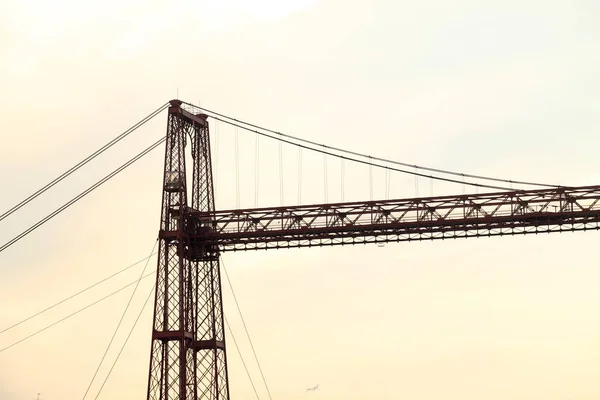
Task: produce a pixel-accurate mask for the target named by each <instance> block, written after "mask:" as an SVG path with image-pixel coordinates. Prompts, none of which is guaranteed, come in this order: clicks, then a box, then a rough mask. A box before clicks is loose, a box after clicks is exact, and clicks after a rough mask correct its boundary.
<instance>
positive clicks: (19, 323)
mask: <svg viewBox="0 0 600 400" xmlns="http://www.w3.org/2000/svg"><path fill="white" fill-rule="evenodd" d="M155 254H156V253H152V254H150V257H152V256H153V255H155ZM150 257H146V258H144V259H142V260H139V261H137V262H135V263H134V264H131V265H129V266H128V267H125V268H123V269H122V270H120V271H117V272H115V273H114V274H112V275H110V276H108V277H106V278H104V279H102V280H100V281H98V282H96V283H94V284H93V285H91V286H88V287H86V288H85V289H82V290H80V291H79V292H77V293H75V294H72V295H71V296H69V297H67V298H64V299H62V300H61V301H59V302H57V303H54V304H52V305H51V306H49V307H47V308H45V309H43V310H42V311H38V312H37V313H35V314H33V315H31V316H29V317H27V318H25V319H23V320H21V321H19V322H17V323H16V324H13V325H11V326H9V327H8V328H5V329H4V330H2V331H0V334H2V333H4V332H7V331H9V330H11V329H13V328H16V327H17V326H19V325H21V324H23V323H25V322H27V321H29V320H30V319H33V318H35V317H37V316H38V315H41V314H43V313H45V312H46V311H49V310H51V309H53V308H54V307H57V306H59V305H61V304H63V303H64V302H66V301H68V300H71V299H72V298H74V297H77V296H79V295H80V294H83V293H85V292H87V291H88V290H90V289H92V288H94V287H96V286H98V285H99V284H101V283H103V282H106V281H107V280H109V279H111V278H114V277H115V276H117V275H119V274H121V273H123V272H125V271H127V270H128V269H130V268H133V267H135V266H136V265H138V264H139V263H141V262H144V261H146V260H147V259H148V258H150Z"/></svg>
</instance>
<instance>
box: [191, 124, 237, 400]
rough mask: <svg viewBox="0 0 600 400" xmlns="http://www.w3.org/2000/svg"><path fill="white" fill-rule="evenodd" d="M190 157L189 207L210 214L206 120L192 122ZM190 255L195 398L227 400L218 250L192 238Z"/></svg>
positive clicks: (211, 196)
mask: <svg viewBox="0 0 600 400" xmlns="http://www.w3.org/2000/svg"><path fill="white" fill-rule="evenodd" d="M197 117H199V118H202V119H203V120H205V121H206V115H202V114H200V115H198V116H197ZM192 157H193V159H194V179H193V188H192V193H193V194H192V208H193V209H194V210H198V211H202V212H209V213H210V215H212V213H213V212H214V211H215V200H214V188H213V179H212V163H211V155H210V137H209V130H208V123H206V124H205V125H204V126H199V125H196V131H195V135H194V137H193V140H192ZM211 219H212V218H211ZM202 224H203V225H204V226H203V228H204V229H212V221H211V220H208V221H203V222H202ZM191 258H192V259H193V260H194V261H193V263H194V264H195V271H196V274H197V278H198V281H197V295H198V298H197V308H196V311H197V314H196V321H197V325H196V334H197V341H196V342H194V349H195V351H196V382H197V385H198V398H199V399H215V400H217V399H218V400H229V380H228V372H227V358H226V353H225V330H224V322H223V301H222V296H221V275H220V268H219V251H218V248H216V247H210V246H207V245H206V243H205V242H203V241H194V243H193V250H192V257H191ZM194 400H195V399H194Z"/></svg>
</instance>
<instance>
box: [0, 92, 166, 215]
mask: <svg viewBox="0 0 600 400" xmlns="http://www.w3.org/2000/svg"><path fill="white" fill-rule="evenodd" d="M167 106H168V103H165V104H163V105H162V106H160V107H159V108H157V109H156V110H154V111H153V112H152V113H150V114H149V115H148V116H146V117H145V118H143V119H142V120H140V121H139V122H137V123H136V124H135V125H133V126H132V127H131V128H129V129H127V130H126V131H125V132H123V133H121V134H120V135H119V136H117V137H116V138H114V139H113V140H111V141H110V142H108V143H107V144H105V145H104V146H102V147H101V148H99V149H98V150H96V151H95V152H94V153H92V154H90V155H89V156H87V157H86V158H84V159H83V160H81V161H80V162H79V163H77V164H75V166H73V167H72V168H70V169H69V170H67V171H65V172H64V173H62V174H61V175H59V176H58V177H57V178H55V179H54V180H53V181H51V182H50V183H48V184H47V185H46V186H44V187H42V188H41V189H39V190H37V191H36V192H35V193H33V194H31V195H30V196H29V197H27V198H26V199H24V200H22V201H21V202H20V203H18V204H16V205H15V206H14V207H12V208H11V209H10V210H7V211H6V212H4V213H3V214H2V215H0V221H2V220H3V219H5V218H7V217H8V216H10V215H11V214H13V213H14V212H16V211H17V210H19V209H20V208H21V207H23V206H25V205H26V204H28V203H29V202H31V201H33V200H34V199H35V198H36V197H38V196H39V195H41V194H42V193H44V192H46V191H47V190H48V189H50V188H51V187H53V186H54V185H56V184H57V183H59V182H60V181H62V180H63V179H65V178H66V177H68V176H69V175H71V174H72V173H73V172H75V171H77V170H78V169H79V168H81V167H83V166H84V165H85V164H87V163H88V162H90V161H92V160H93V159H94V158H96V157H97V156H99V155H100V154H102V153H104V152H105V151H106V150H108V149H109V148H111V147H112V146H114V145H115V144H116V143H118V142H119V141H121V140H122V139H124V138H126V137H127V136H129V135H130V134H131V133H132V132H134V131H135V130H137V129H138V128H139V127H141V126H142V125H144V124H145V123H146V122H148V121H150V120H151V119H152V118H154V117H156V116H157V115H158V114H159V113H160V112H162V111H163V110H164V109H165V108H167Z"/></svg>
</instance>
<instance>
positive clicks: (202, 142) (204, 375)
mask: <svg viewBox="0 0 600 400" xmlns="http://www.w3.org/2000/svg"><path fill="white" fill-rule="evenodd" d="M188 138H189V140H190V142H191V149H192V159H193V179H192V182H193V183H192V209H194V210H199V211H202V212H207V213H210V212H213V211H214V209H215V205H214V196H213V181H212V172H211V160H210V142H209V135H208V122H207V121H206V115H202V114H199V115H194V114H191V113H189V112H187V111H185V110H183V109H182V108H181V102H180V101H176V100H174V101H171V105H170V107H169V113H168V128H167V140H166V153H165V168H164V180H163V190H162V192H163V194H162V213H161V222H160V231H159V241H160V243H159V253H158V268H157V272H156V297H155V304H154V326H153V331H152V349H151V352H150V371H149V378H148V400H174V399H189V400H197V399H215V400H227V399H229V385H228V378H227V363H226V355H225V334H224V325H223V303H222V299H221V277H220V270H219V252H218V251H217V248H216V247H214V246H207V245H205V243H203V242H202V240H195V241H194V246H191V242H190V236H189V229H188V228H187V227H186V221H187V220H188V218H187V213H188V211H189V209H190V208H189V207H188V204H187V185H186V168H185V146H186V142H187V140H188Z"/></svg>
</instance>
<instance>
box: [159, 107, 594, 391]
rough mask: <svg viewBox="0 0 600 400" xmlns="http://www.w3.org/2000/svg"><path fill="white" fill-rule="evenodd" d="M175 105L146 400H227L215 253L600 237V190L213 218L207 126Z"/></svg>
mask: <svg viewBox="0 0 600 400" xmlns="http://www.w3.org/2000/svg"><path fill="white" fill-rule="evenodd" d="M182 104H183V103H182V102H181V101H179V100H172V101H171V102H170V107H169V113H168V127H167V140H166V151H165V168H164V181H163V188H162V212H161V221H160V232H159V240H160V247H159V257H158V268H157V273H156V299H155V304H154V325H153V330H152V350H151V355H150V371H149V378H148V400H179V399H186V400H199V399H200V400H207V399H210V400H229V383H228V376H227V358H226V352H225V334H224V329H223V328H224V325H223V322H224V317H223V302H222V296H221V276H220V270H219V253H220V252H227V251H247V250H269V249H281V248H298V247H321V246H337V245H353V244H367V243H387V242H404V241H409V242H410V241H419V240H448V239H458V238H463V239H466V238H473V237H490V236H503V235H528V234H538V233H554V232H556V233H560V232H574V231H588V230H594V231H595V230H599V229H600V186H583V187H546V188H544V189H536V190H509V191H504V192H490V193H479V194H462V195H447V196H437V197H425V198H409V199H395V200H369V201H358V202H350V203H337V204H336V203H331V204H310V205H295V206H283V205H280V206H277V207H262V208H259V209H239V210H221V211H216V210H215V201H214V192H213V180H212V172H211V159H210V140H209V132H208V122H207V115H205V114H194V113H191V112H189V111H187V110H185V109H183V108H182ZM188 140H189V141H190V144H191V146H190V147H191V150H192V160H193V176H192V190H191V192H192V195H191V202H192V204H191V205H188V196H187V195H188V193H187V184H186V167H185V160H186V157H185V147H186V143H187V141H188Z"/></svg>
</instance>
